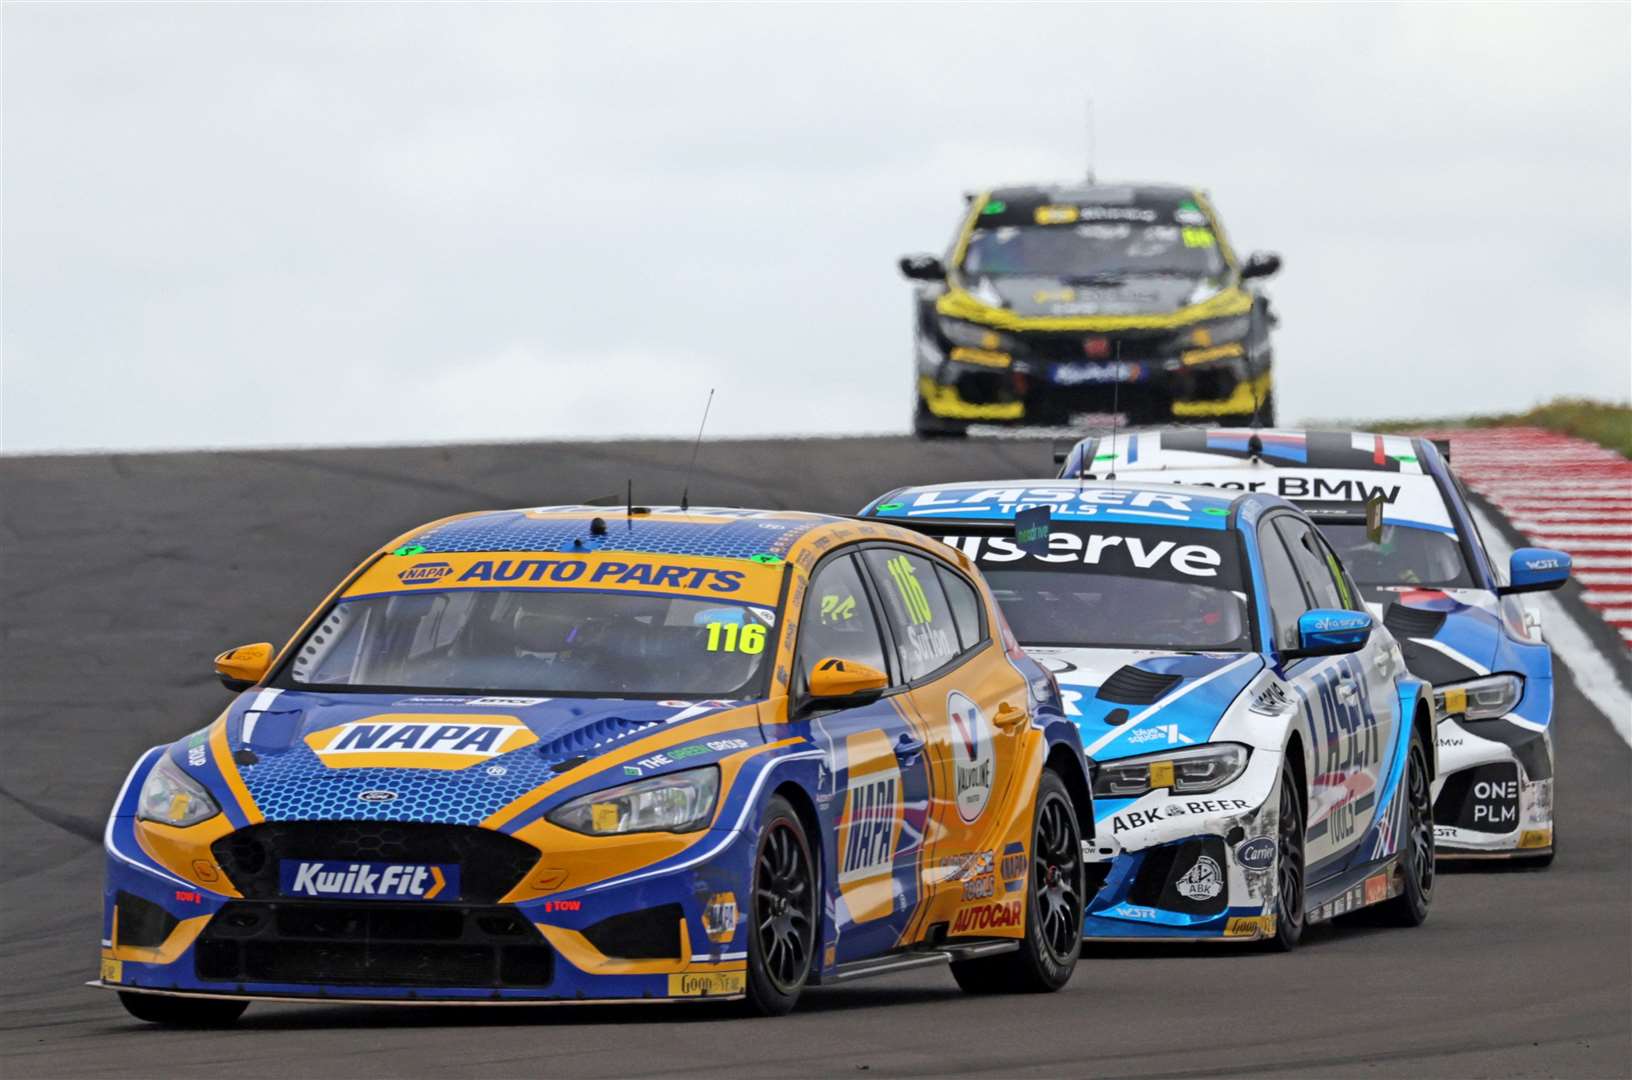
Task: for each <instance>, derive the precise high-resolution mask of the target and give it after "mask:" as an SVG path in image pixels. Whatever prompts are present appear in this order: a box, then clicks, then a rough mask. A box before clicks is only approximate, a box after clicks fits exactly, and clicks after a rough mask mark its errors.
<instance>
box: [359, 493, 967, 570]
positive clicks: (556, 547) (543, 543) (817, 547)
mask: <svg viewBox="0 0 1632 1080" xmlns="http://www.w3.org/2000/svg"><path fill="white" fill-rule="evenodd" d="M868 539H872V540H881V539H882V540H894V541H897V542H904V543H908V544H912V545H914V546H919V547H923V548H924V549H925V550H928V551H932V552H934V553H935V554H936V555H938V556H940V557H942V558H945V559H949V560H950V561H952V562H955V563H958V564H959V565H962V566H965V567H967V566H968V560H967V559H965V558H963V557H961V556H960V555H959V554H958V553H956V552H952V551H951V549H948V548H945V547H944V545H940V544H936V543H933V542H932V541H930V540H928V539H926V538H925V537H923V536H921V535H919V534H918V533H915V532H913V531H911V530H908V529H900V528H897V527H895V526H893V525H891V524H889V523H887V522H883V521H879V522H862V521H857V520H855V519H854V518H848V517H838V516H835V515H831V514H813V513H806V512H803V511H796V510H753V509H742V508H737V507H714V506H708V507H699V506H693V507H689V508H681V507H678V506H650V507H641V506H637V507H634V508H633V510H632V512H631V510H630V509H628V508H625V507H622V506H617V507H611V506H591V505H565V506H536V507H524V508H519V509H513V510H483V511H477V512H475V513H469V514H461V515H457V516H455V517H450V518H443V519H441V520H440V521H433V522H431V523H429V524H427V525H421V526H419V527H418V528H416V529H412V530H410V531H408V532H406V533H404V534H403V535H401V536H399V537H397V538H396V539H395V540H393V541H391V543H390V544H389V545H387V546H386V547H385V548H383V549H382V550H383V551H390V552H394V553H396V554H409V555H422V554H423V555H432V554H455V553H471V552H488V551H491V552H514V553H522V552H572V553H574V554H579V555H592V554H596V553H599V552H628V553H632V554H633V553H645V554H657V555H688V556H693V557H712V558H722V559H748V560H751V561H754V562H763V563H775V562H783V561H786V562H790V563H794V564H796V565H797V566H799V567H800V568H801V569H805V570H808V569H810V567H811V566H813V565H814V564H815V562H816V560H817V559H819V558H820V557H821V556H822V554H823V553H825V552H827V551H829V550H831V549H832V548H833V547H834V546H835V545H837V544H843V543H848V542H851V541H856V540H868Z"/></svg>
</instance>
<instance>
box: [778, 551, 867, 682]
mask: <svg viewBox="0 0 1632 1080" xmlns="http://www.w3.org/2000/svg"><path fill="white" fill-rule="evenodd" d="M797 649H798V656H799V686H800V687H801V688H803V687H806V686H809V685H810V672H811V669H812V668H814V667H815V666H816V663H817V661H819V660H823V659H825V658H827V657H829V656H837V657H841V658H843V659H845V660H857V661H860V662H861V663H863V664H871V665H872V666H873V667H875V668H877V669H878V670H880V671H885V672H887V671H889V670H890V665H889V664H888V663H886V662H885V660H884V643H883V639H882V638H881V637H880V636H879V632H878V620H877V619H876V618H875V617H874V616H873V606H872V603H871V602H870V601H869V600H868V599H867V590H866V588H865V587H864V586H863V585H862V583H861V571H860V570H859V569H858V568H857V566H856V560H855V557H854V556H851V555H844V556H841V557H839V558H836V559H831V560H829V561H828V562H826V563H824V564H823V565H822V566H821V568H820V569H818V570H817V571H816V577H815V578H814V579H813V580H812V581H811V583H810V588H809V589H808V590H807V591H806V593H805V603H804V608H803V610H802V611H801V612H800V614H799V644H798V646H797Z"/></svg>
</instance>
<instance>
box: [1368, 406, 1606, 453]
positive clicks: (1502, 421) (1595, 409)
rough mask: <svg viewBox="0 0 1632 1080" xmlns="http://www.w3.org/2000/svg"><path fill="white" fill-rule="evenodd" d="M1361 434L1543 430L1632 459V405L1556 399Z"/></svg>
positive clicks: (1390, 423) (1382, 426)
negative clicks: (1518, 408) (1426, 430)
mask: <svg viewBox="0 0 1632 1080" xmlns="http://www.w3.org/2000/svg"><path fill="white" fill-rule="evenodd" d="M1353 427H1354V428H1355V429H1356V430H1360V431H1380V432H1387V431H1417V430H1420V429H1422V428H1482V427H1539V428H1546V429H1548V430H1549V431H1559V432H1563V433H1564V434H1566V435H1574V436H1576V437H1577V438H1582V439H1590V440H1592V441H1593V442H1595V443H1597V444H1598V445H1600V446H1607V447H1609V448H1610V449H1611V450H1614V451H1616V452H1618V453H1619V454H1621V456H1623V457H1628V458H1632V405H1625V404H1619V403H1616V402H1609V401H1594V400H1592V399H1591V398H1555V399H1554V400H1552V401H1549V402H1547V403H1546V404H1545V405H1537V406H1536V407H1535V408H1533V409H1531V410H1529V411H1528V412H1521V413H1491V414H1489V415H1483V416H1456V417H1449V418H1438V419H1420V420H1385V421H1379V422H1377V423H1373V424H1355V425H1353Z"/></svg>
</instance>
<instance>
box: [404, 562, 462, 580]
mask: <svg viewBox="0 0 1632 1080" xmlns="http://www.w3.org/2000/svg"><path fill="white" fill-rule="evenodd" d="M451 573H453V567H452V566H450V565H449V564H447V563H445V562H426V563H417V564H415V565H413V566H410V567H409V568H408V569H406V570H402V571H399V572H398V574H397V580H398V581H400V582H402V583H403V584H404V585H428V584H430V583H431V582H433V581H440V580H442V579H443V578H445V577H447V576H448V575H449V574H451Z"/></svg>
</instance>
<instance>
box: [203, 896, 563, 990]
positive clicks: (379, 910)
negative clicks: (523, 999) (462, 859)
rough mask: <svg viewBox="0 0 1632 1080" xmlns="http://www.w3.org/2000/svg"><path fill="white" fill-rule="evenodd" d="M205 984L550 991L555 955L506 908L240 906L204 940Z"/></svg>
mask: <svg viewBox="0 0 1632 1080" xmlns="http://www.w3.org/2000/svg"><path fill="white" fill-rule="evenodd" d="M195 957H196V960H195V966H196V970H197V973H198V977H199V978H200V979H202V980H205V981H207V982H232V983H245V982H269V983H304V984H329V985H372V986H442V987H452V986H459V987H495V988H498V987H507V986H528V987H538V986H548V985H549V984H550V982H551V980H552V979H553V978H554V974H555V955H554V953H553V951H552V950H551V949H550V947H549V946H548V945H546V944H545V943H544V939H543V937H542V935H540V934H539V932H538V928H537V927H535V926H533V925H532V924H531V923H529V922H528V921H527V920H526V919H525V918H523V917H522V916H521V913H520V912H518V911H516V909H514V908H512V907H508V906H490V907H475V906H472V907H466V906H455V905H451V904H384V903H360V904H350V903H338V902H334V901H316V902H312V901H279V902H277V903H269V902H265V901H257V900H235V901H232V902H230V903H228V904H226V905H225V906H224V907H222V909H221V910H220V911H218V912H217V913H216V914H215V917H214V918H213V919H211V920H210V924H209V925H208V926H206V927H205V928H204V933H203V934H202V935H200V937H199V941H198V947H197V949H196V950H195Z"/></svg>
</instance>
